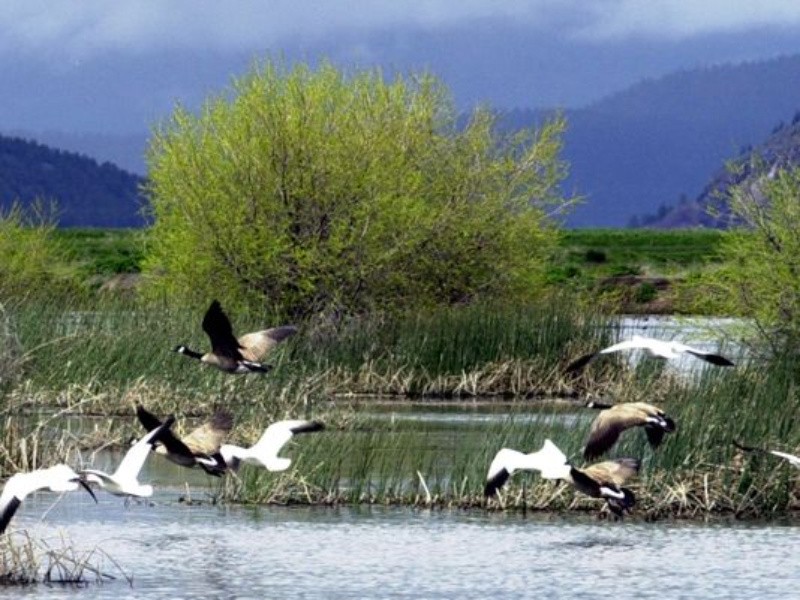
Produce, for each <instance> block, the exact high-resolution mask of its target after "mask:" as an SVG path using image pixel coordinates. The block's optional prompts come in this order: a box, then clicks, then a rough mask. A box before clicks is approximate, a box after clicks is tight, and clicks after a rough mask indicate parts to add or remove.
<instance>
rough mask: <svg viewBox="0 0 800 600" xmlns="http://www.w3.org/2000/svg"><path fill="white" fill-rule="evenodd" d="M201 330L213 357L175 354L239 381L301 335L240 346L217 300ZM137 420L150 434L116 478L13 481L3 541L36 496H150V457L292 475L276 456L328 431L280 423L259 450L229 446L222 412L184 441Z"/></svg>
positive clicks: (228, 420)
mask: <svg viewBox="0 0 800 600" xmlns="http://www.w3.org/2000/svg"><path fill="white" fill-rule="evenodd" d="M202 327H203V330H204V331H205V332H206V334H207V335H208V337H209V339H210V341H211V351H210V352H207V353H205V354H203V353H200V352H195V351H193V350H190V349H189V348H187V347H186V346H184V345H181V346H177V347H176V348H175V351H176V352H179V353H181V354H184V355H186V356H189V357H192V358H196V359H198V360H200V361H202V362H203V363H205V364H208V365H211V366H213V367H216V368H217V369H220V370H221V371H225V372H227V373H237V374H239V373H266V372H268V371H269V370H270V368H271V367H270V366H269V365H267V364H263V363H261V362H259V361H261V360H262V359H263V358H264V356H265V355H266V354H267V353H268V352H269V351H270V350H271V349H273V348H274V347H275V346H276V345H277V344H279V343H280V342H282V341H283V340H285V339H286V338H288V337H289V336H291V335H293V334H294V333H295V332H296V331H297V329H296V328H295V327H292V326H284V327H275V328H272V329H265V330H263V331H257V332H253V333H248V334H246V335H243V336H241V337H239V338H236V336H234V334H233V328H232V327H231V323H230V320H229V319H228V317H227V315H226V314H225V313H224V312H223V310H222V307H221V306H220V303H219V302H217V301H216V300H215V301H214V302H212V304H211V306H210V307H209V309H208V310H207V311H206V314H205V317H204V318H203V323H202ZM136 416H137V418H138V420H139V422H140V423H141V425H142V426H143V427H144V429H145V430H146V431H147V433H146V434H145V435H143V436H142V437H141V438H140V439H139V440H138V441H136V442H135V443H134V444H133V445H132V446H131V447H130V449H129V450H128V451H127V452H126V453H125V456H124V457H123V458H122V460H121V461H120V463H119V465H117V468H116V470H115V471H114V472H113V473H106V472H104V471H101V470H99V469H93V468H83V469H80V470H78V471H75V470H74V469H73V468H72V467H70V466H69V465H65V464H58V465H55V466H52V467H49V468H44V469H37V470H35V471H31V472H29V473H17V474H15V475H13V476H12V477H10V478H9V480H8V481H7V482H6V484H5V486H4V487H3V492H2V494H0V534H2V533H4V532H5V530H6V529H7V528H8V525H9V523H10V521H11V519H12V517H13V516H14V514H15V513H16V512H17V510H18V509H19V507H20V505H21V504H22V501H23V500H24V499H25V498H26V497H27V496H28V495H29V494H31V493H33V492H35V491H38V490H49V491H52V492H71V491H76V490H78V489H79V488H81V487H82V488H83V489H85V490H86V491H87V492H88V493H89V494H90V495H91V496H92V498H93V499H94V501H95V502H97V496H96V495H95V493H94V491H93V489H92V486H97V487H100V488H101V489H103V490H105V491H106V492H109V493H111V494H113V495H115V496H122V497H126V498H130V497H138V498H147V497H150V496H152V495H153V487H152V486H151V485H149V484H143V483H141V482H140V481H139V474H140V473H141V471H142V468H143V467H144V464H145V461H146V460H147V458H148V456H149V455H150V453H151V452H153V453H156V454H160V455H162V456H164V457H165V458H166V459H167V460H169V461H171V462H173V463H176V464H178V465H181V466H183V467H188V468H192V467H200V468H202V469H204V470H205V471H206V472H207V473H209V474H211V475H215V476H222V475H223V474H225V473H226V472H228V471H234V472H235V471H237V470H238V469H239V467H240V466H241V465H242V464H251V465H255V466H258V467H262V468H265V469H267V470H268V471H284V470H286V469H288V468H289V466H290V464H291V460H290V459H288V458H284V457H280V456H278V453H279V452H280V451H281V449H282V448H283V446H284V445H286V443H287V442H288V441H289V440H290V439H292V437H294V436H295V435H298V434H301V433H310V432H315V431H320V430H322V429H323V428H324V425H323V424H322V423H320V422H318V421H306V420H285V421H278V422H276V423H273V424H271V425H270V426H269V427H267V428H266V430H265V431H264V432H263V434H262V435H261V437H260V438H259V439H258V441H257V442H256V443H255V444H253V445H252V446H250V447H248V448H245V447H242V446H236V445H233V444H226V443H224V442H225V440H226V438H227V436H228V434H229V433H230V431H231V429H232V427H233V417H232V416H231V414H230V413H228V412H227V411H225V410H217V412H216V413H215V414H214V415H213V416H212V417H211V419H209V420H208V421H207V422H205V423H203V424H202V425H201V426H200V427H198V428H196V429H194V430H193V431H191V432H190V433H189V434H188V435H187V436H185V437H184V438H183V439H181V438H180V437H178V436H177V435H175V433H173V432H172V429H171V428H172V426H173V425H174V423H175V417H174V416H173V415H170V416H168V417H167V418H166V419H165V420H164V421H161V420H160V419H159V418H158V417H157V416H156V415H154V414H152V413H151V412H149V411H148V410H146V409H145V408H144V407H143V406H137V407H136Z"/></svg>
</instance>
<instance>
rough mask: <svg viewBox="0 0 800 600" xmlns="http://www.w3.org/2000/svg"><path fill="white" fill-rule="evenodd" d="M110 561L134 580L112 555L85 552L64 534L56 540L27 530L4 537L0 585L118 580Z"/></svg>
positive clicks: (1, 538) (0, 550) (0, 547)
mask: <svg viewBox="0 0 800 600" xmlns="http://www.w3.org/2000/svg"><path fill="white" fill-rule="evenodd" d="M106 564H110V565H112V566H113V567H115V568H116V570H118V571H119V572H120V573H122V575H123V577H124V578H125V579H127V580H128V583H131V582H132V580H131V579H130V577H129V576H128V575H126V574H125V573H124V572H123V571H122V569H121V568H120V567H119V565H118V564H117V563H116V562H115V561H114V559H112V558H111V557H110V556H109V555H108V554H106V553H105V552H103V551H102V550H100V549H99V548H94V549H91V550H88V551H82V550H78V549H76V548H75V546H74V545H73V544H72V543H71V542H70V541H69V540H67V539H66V538H64V537H63V536H60V537H58V538H57V539H56V540H55V543H52V542H50V541H48V540H46V539H35V538H33V537H32V536H31V535H30V534H29V533H28V532H27V531H16V532H12V533H6V534H4V535H2V536H0V586H19V585H31V584H35V583H47V584H54V583H58V584H70V585H87V584H89V583H101V582H103V581H107V580H110V579H116V577H115V576H114V575H112V574H111V573H110V572H108V571H107V570H106V569H107V567H106Z"/></svg>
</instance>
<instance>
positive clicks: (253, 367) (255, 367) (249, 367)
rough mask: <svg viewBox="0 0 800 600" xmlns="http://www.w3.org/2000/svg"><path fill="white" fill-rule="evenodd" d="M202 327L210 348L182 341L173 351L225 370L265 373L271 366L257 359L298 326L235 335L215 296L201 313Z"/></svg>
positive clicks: (293, 331) (295, 331) (229, 371)
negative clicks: (199, 348) (196, 347)
mask: <svg viewBox="0 0 800 600" xmlns="http://www.w3.org/2000/svg"><path fill="white" fill-rule="evenodd" d="M203 331H205V332H206V334H207V335H208V337H209V339H210V340H211V352H207V353H205V354H202V353H200V352H195V351H194V350H191V349H189V348H187V347H186V346H185V345H179V346H175V349H174V350H175V352H178V353H179V354H184V355H186V356H190V357H192V358H196V359H198V360H199V361H201V362H204V363H205V364H207V365H211V366H213V367H216V368H217V369H219V370H221V371H225V372H226V373H267V372H268V371H269V370H270V369H271V368H272V367H271V366H270V365H265V364H262V363H261V362H259V361H260V360H261V359H263V358H264V356H265V355H266V354H267V353H269V351H270V350H272V349H273V348H274V347H275V346H277V345H278V344H279V343H281V342H282V341H283V340H285V339H286V338H287V337H289V336H291V335H294V334H295V333H297V327H295V326H294V325H283V326H281V327H273V328H272V329H264V330H263V331H255V332H253V333H248V334H245V335H243V336H241V337H240V338H239V339H236V337H235V336H234V335H233V328H232V327H231V322H230V320H229V319H228V316H227V315H226V314H225V313H224V312H223V310H222V306H221V305H220V303H219V301H217V300H214V301H213V302H212V303H211V306H209V307H208V310H207V311H206V314H205V316H204V317H203Z"/></svg>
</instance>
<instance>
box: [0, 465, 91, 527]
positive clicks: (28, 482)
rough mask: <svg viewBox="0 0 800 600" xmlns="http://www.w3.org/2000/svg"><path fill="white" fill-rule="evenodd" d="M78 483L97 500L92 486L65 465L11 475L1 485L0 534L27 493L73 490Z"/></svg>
mask: <svg viewBox="0 0 800 600" xmlns="http://www.w3.org/2000/svg"><path fill="white" fill-rule="evenodd" d="M79 485H80V486H82V487H83V488H84V489H85V490H86V491H87V492H89V495H91V497H92V498H94V501H95V502H97V497H96V496H95V495H94V492H93V491H92V488H90V487H89V485H88V484H87V483H86V482H85V481H84V480H83V479H82V478H81V476H80V475H78V474H77V473H76V472H75V471H73V470H72V468H71V467H68V466H67V465H55V466H53V467H49V468H47V469H37V470H36V471H31V472H30V473H17V474H16V475H12V476H11V478H10V479H9V480H8V481H7V482H6V484H5V486H3V493H2V494H0V534H1V533H3V532H5V530H6V528H7V527H8V524H9V522H10V521H11V518H12V517H13V516H14V514H15V513H16V512H17V509H18V508H19V506H20V504H22V501H23V500H25V498H26V497H27V496H28V494H30V493H32V492H35V491H37V490H43V489H48V490H50V491H51V492H73V491H75V490H77V489H78V486H79Z"/></svg>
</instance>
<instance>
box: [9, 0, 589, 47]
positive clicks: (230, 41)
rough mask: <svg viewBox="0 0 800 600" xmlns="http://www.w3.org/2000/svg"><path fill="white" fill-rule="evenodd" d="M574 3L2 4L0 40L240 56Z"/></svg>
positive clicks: (531, 15)
mask: <svg viewBox="0 0 800 600" xmlns="http://www.w3.org/2000/svg"><path fill="white" fill-rule="evenodd" d="M579 3H580V0H566V1H565V0H527V1H513V0H459V2H452V1H451V0H418V1H416V2H403V1H401V2H398V1H397V0H372V1H368V2H363V1H362V2H344V1H329V0H271V1H270V2H262V1H259V0H232V1H226V2H220V1H218V0H170V1H163V0H115V1H113V2H109V1H107V0H82V1H81V2H74V1H73V0H6V1H5V2H4V3H3V11H2V12H1V13H0V39H2V42H0V43H2V44H5V45H6V47H7V48H11V47H13V48H16V49H17V50H20V49H22V50H28V51H31V50H32V51H43V50H51V51H56V52H61V53H64V52H66V53H67V54H68V55H70V56H73V57H74V56H76V55H78V56H79V55H86V54H91V53H93V52H97V51H104V50H109V49H114V50H132V51H147V50H154V49H164V48H208V49H222V50H241V49H247V48H251V47H253V46H262V47H263V46H266V45H270V44H276V43H282V42H286V41H291V40H298V39H301V40H314V39H318V38H323V37H326V36H331V35H333V34H335V33H337V32H345V33H357V32H364V31H366V32H370V31H374V30H380V29H383V28H392V27H397V26H410V27H422V28H438V27H447V26H449V25H453V24H458V23H460V22H464V21H470V20H477V19H482V18H489V17H493V18H507V19H514V20H525V21H526V22H530V23H531V24H532V26H534V27H536V26H545V25H546V24H547V23H549V22H550V21H551V19H552V17H553V15H555V14H563V12H564V10H565V9H568V8H570V7H574V6H575V5H577V4H579Z"/></svg>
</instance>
